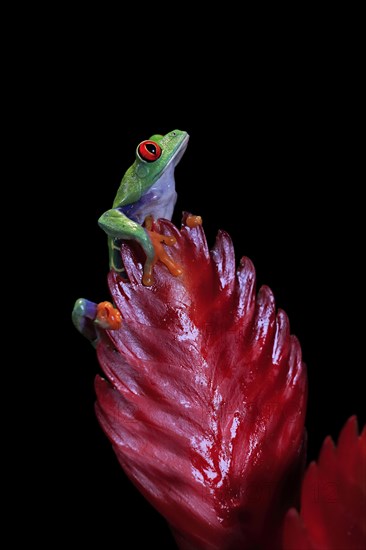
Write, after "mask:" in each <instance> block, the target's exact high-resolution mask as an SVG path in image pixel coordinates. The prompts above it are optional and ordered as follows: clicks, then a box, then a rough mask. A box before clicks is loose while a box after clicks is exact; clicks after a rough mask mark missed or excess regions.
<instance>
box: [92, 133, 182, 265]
mask: <svg viewBox="0 0 366 550" xmlns="http://www.w3.org/2000/svg"><path fill="white" fill-rule="evenodd" d="M188 139H189V136H188V134H187V132H182V131H181V130H174V131H173V132H170V133H169V134H166V135H165V136H161V135H154V136H152V137H151V138H150V139H149V140H146V141H143V142H142V143H140V144H139V145H138V147H137V150H136V160H135V162H134V164H133V165H132V166H131V167H130V168H129V169H128V170H127V171H126V173H125V175H124V176H123V178H122V181H121V184H120V186H119V189H118V191H117V195H116V197H115V199H114V202H113V208H112V209H111V210H108V211H107V212H105V213H104V214H103V215H102V216H101V217H100V218H99V221H98V223H99V225H100V226H101V227H102V229H103V230H104V231H105V232H106V233H107V235H108V244H109V264H110V268H111V269H113V270H114V271H117V272H121V271H122V270H123V265H122V260H121V252H120V250H121V241H122V240H126V239H133V240H136V241H138V242H139V243H140V245H141V246H142V248H143V250H144V252H145V254H146V262H145V266H144V272H145V273H146V272H147V271H149V270H150V269H151V265H152V262H153V260H154V257H155V250H154V247H153V244H152V242H151V239H150V237H149V234H148V233H147V231H146V230H145V229H144V228H143V227H142V224H143V222H144V220H145V218H146V217H147V216H153V218H155V219H158V218H166V219H169V220H170V219H171V217H172V215H173V210H174V206H175V203H176V200H177V193H176V190H175V179H174V170H175V167H176V166H177V164H178V162H179V161H180V159H181V158H182V156H183V154H184V151H185V150H186V147H187V144H188ZM154 157H156V158H154Z"/></svg>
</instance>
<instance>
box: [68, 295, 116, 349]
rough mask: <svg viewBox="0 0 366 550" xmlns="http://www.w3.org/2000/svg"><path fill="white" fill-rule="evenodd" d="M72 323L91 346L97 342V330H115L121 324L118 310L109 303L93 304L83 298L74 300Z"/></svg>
mask: <svg viewBox="0 0 366 550" xmlns="http://www.w3.org/2000/svg"><path fill="white" fill-rule="evenodd" d="M72 321H73V323H74V325H75V327H76V328H77V330H78V331H79V332H80V333H81V334H82V335H83V336H85V338H87V339H88V340H89V341H90V342H91V343H92V344H93V345H95V344H96V342H97V340H98V336H99V335H98V329H104V330H116V329H118V328H120V326H121V324H122V318H121V314H120V312H119V310H118V309H116V308H115V307H114V306H113V305H112V304H111V303H110V302H100V303H99V304H95V303H94V302H91V301H90V300H85V298H79V299H78V300H76V302H75V305H74V309H73V311H72Z"/></svg>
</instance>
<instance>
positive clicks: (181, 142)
mask: <svg viewBox="0 0 366 550" xmlns="http://www.w3.org/2000/svg"><path fill="white" fill-rule="evenodd" d="M188 141H189V134H188V133H187V132H186V131H182V130H173V131H171V132H169V133H167V134H165V135H162V134H154V135H153V136H151V137H150V138H149V139H147V140H144V141H142V142H140V143H139V144H138V145H137V148H136V154H135V161H134V163H133V164H132V165H131V166H130V167H129V168H128V169H127V171H126V172H125V174H124V176H123V177H122V180H121V183H120V185H119V188H118V190H117V193H116V196H115V199H114V201H113V204H112V208H111V209H109V210H107V211H106V212H104V213H103V214H102V215H101V216H100V218H99V219H98V225H99V227H101V229H103V230H104V231H105V233H106V234H107V237H108V250H109V267H110V270H111V271H114V272H115V273H116V274H117V275H120V276H121V277H123V276H124V273H125V272H124V266H123V261H122V256H121V245H122V242H123V241H126V240H133V241H136V242H137V243H138V244H139V245H140V246H141V248H142V250H143V252H144V253H145V256H146V259H145V262H144V265H143V275H142V281H141V282H142V284H143V285H145V286H152V285H153V284H154V277H153V268H154V266H155V264H156V263H157V261H159V260H160V261H161V262H162V263H163V264H165V266H166V267H167V268H168V270H169V271H170V273H171V274H172V276H179V275H181V273H182V269H181V267H180V266H179V264H177V263H176V262H174V261H173V260H172V258H171V257H170V256H169V255H168V254H167V253H166V250H165V249H164V247H163V246H162V245H163V244H165V245H167V246H173V245H174V244H175V242H176V241H175V238H174V237H173V236H169V235H161V234H160V233H158V232H157V231H155V225H154V220H158V219H160V218H164V219H168V220H171V218H172V216H173V212H174V207H175V204H176V201H177V192H176V188H175V168H176V166H177V165H178V163H179V162H180V160H181V158H182V157H183V155H184V153H185V150H186V148H187V145H188ZM201 223H202V220H201V218H200V216H190V218H189V220H188V224H189V225H190V226H195V225H200V224H201ZM72 320H73V323H74V325H75V327H76V328H77V329H78V330H79V332H81V333H82V334H83V335H84V336H85V337H86V338H88V340H90V341H91V342H92V343H95V342H96V340H97V335H98V333H97V331H96V328H102V329H105V330H116V329H118V328H119V327H120V326H121V323H122V317H121V313H120V312H119V310H118V309H117V308H115V307H114V305H113V304H111V303H110V302H108V301H104V302H101V303H99V304H96V303H94V302H91V301H89V300H86V299H84V298H79V299H78V300H76V302H75V305H74V308H73V312H72Z"/></svg>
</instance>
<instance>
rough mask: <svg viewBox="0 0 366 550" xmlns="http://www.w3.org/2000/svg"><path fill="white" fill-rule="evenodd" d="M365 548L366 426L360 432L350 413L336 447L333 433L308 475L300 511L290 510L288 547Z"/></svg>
mask: <svg viewBox="0 0 366 550" xmlns="http://www.w3.org/2000/svg"><path fill="white" fill-rule="evenodd" d="M365 548H366V428H364V430H363V432H362V434H361V436H358V430H357V419H356V417H355V416H352V417H351V418H349V419H348V421H347V422H346V424H345V426H344V427H343V429H342V431H341V433H340V436H339V439H338V446H337V448H336V447H335V446H334V443H333V441H332V439H331V438H330V437H327V438H326V439H325V441H324V443H323V447H322V449H321V452H320V457H319V461H318V463H315V462H312V463H311V464H310V465H309V467H308V469H307V472H306V474H305V477H304V481H303V486H302V496H301V513H300V515H299V514H298V513H297V512H296V510H294V509H292V510H290V511H289V512H288V514H287V516H286V520H285V526H284V550H364V549H365Z"/></svg>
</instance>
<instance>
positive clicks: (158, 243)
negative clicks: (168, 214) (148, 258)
mask: <svg viewBox="0 0 366 550" xmlns="http://www.w3.org/2000/svg"><path fill="white" fill-rule="evenodd" d="M153 228H154V220H153V218H152V216H148V217H147V218H146V220H145V229H146V230H147V232H148V234H149V237H150V240H151V242H152V245H153V247H154V250H155V256H154V259H153V260H152V262H146V263H145V266H144V274H143V277H142V284H143V285H145V286H151V285H153V284H154V276H153V268H154V265H155V264H156V262H157V261H161V262H162V263H163V264H164V265H165V266H166V267H167V268H168V269H169V271H170V273H171V274H172V275H173V276H174V277H177V276H178V275H181V274H182V273H183V270H182V268H181V266H180V265H179V264H177V263H176V262H175V261H174V260H172V258H171V257H170V256H169V255H168V254H167V252H166V250H165V249H164V247H163V245H164V244H165V245H167V246H174V245H175V243H176V242H177V241H176V238H175V237H173V236H171V235H162V234H160V233H158V232H157V231H154V230H153Z"/></svg>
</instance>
